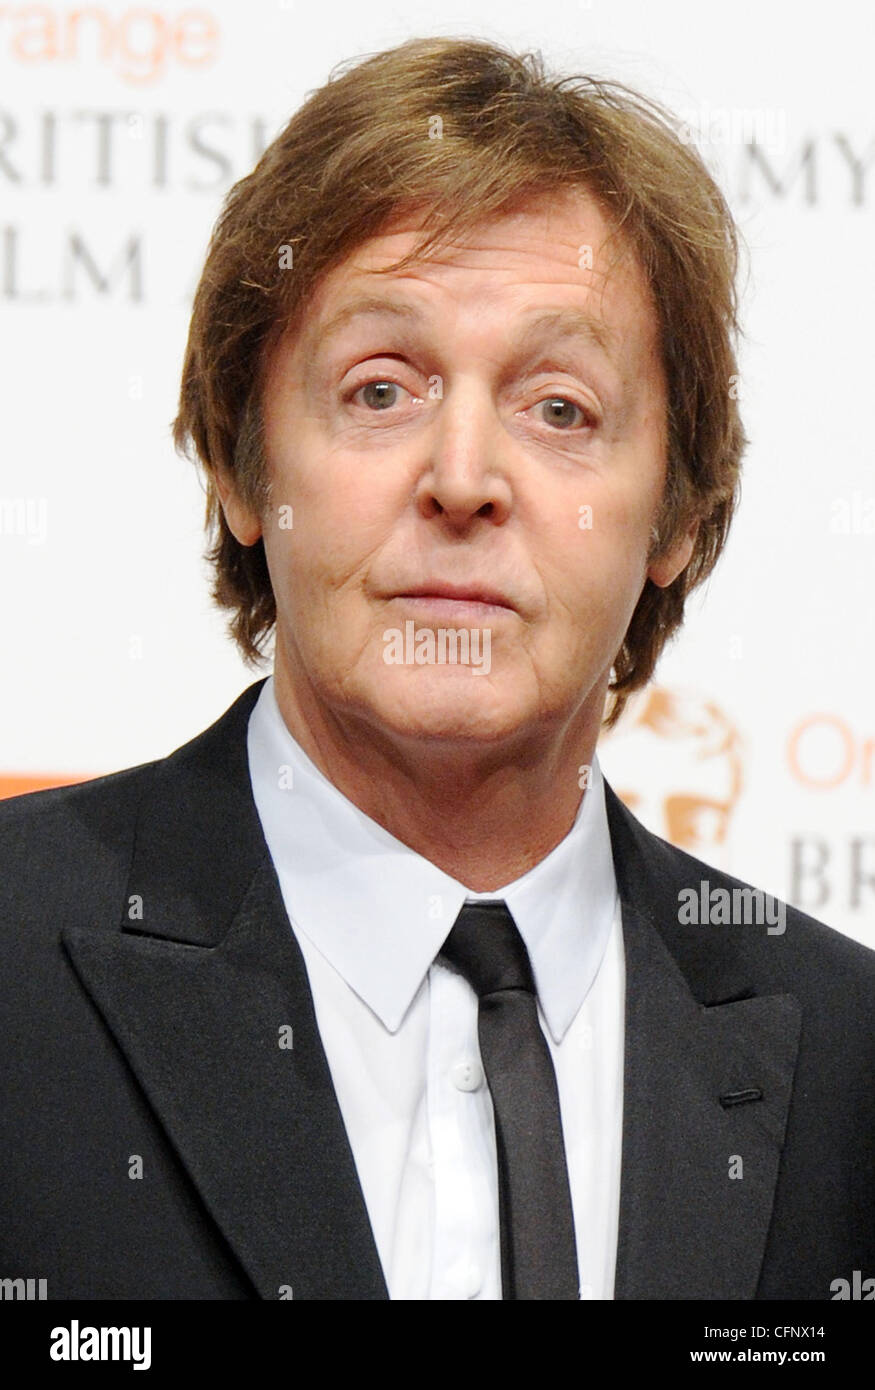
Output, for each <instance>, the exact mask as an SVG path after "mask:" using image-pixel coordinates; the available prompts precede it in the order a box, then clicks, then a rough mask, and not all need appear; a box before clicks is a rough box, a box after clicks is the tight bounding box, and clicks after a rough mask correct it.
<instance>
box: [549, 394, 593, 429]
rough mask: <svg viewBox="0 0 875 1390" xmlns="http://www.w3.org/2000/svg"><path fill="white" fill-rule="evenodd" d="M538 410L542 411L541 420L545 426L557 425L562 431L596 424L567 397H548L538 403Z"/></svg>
mask: <svg viewBox="0 0 875 1390" xmlns="http://www.w3.org/2000/svg"><path fill="white" fill-rule="evenodd" d="M544 407H546V410H544ZM536 409H540V410H541V412H542V413H541V419H542V420H544V422H545V424H549V425H555V426H556V428H557V429H560V430H567V429H571V428H573V427H574V425H575V424H593V423H594V422H593V419H592V416H591V415H589V414H588V413H587V412H586V411H585V410H583V409H582V408H581V407H580V406H579V405H578V404H577V402H576V401H570V400H568V398H567V397H566V396H547V397H546V398H545V399H544V400H543V401H539V402H538V405H537V406H536Z"/></svg>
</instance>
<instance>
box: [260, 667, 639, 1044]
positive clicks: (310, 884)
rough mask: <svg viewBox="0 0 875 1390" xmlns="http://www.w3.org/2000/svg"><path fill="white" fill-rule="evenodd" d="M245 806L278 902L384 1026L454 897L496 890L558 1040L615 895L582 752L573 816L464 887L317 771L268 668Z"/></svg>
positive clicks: (408, 993) (419, 972) (412, 991)
mask: <svg viewBox="0 0 875 1390" xmlns="http://www.w3.org/2000/svg"><path fill="white" fill-rule="evenodd" d="M248 755H249V772H250V778H251V782H252V791H253V796H254V799H255V805H256V809H257V811H258V815H259V818H260V820H261V825H262V829H263V831H264V836H265V840H266V842H267V847H268V850H269V851H270V855H271V858H272V860H273V863H274V866H275V868H276V871H277V876H278V878H279V882H280V887H281V889H282V892H283V901H284V903H285V906H286V910H287V912H288V914H289V917H290V919H291V921H292V925H293V927H294V929H295V930H296V931H297V932H302V933H303V934H304V935H305V936H306V937H307V939H308V941H309V942H311V943H312V945H313V946H315V948H316V949H317V950H318V951H319V952H320V953H321V954H322V955H323V956H324V957H325V958H326V960H328V961H329V963H330V964H331V965H332V966H333V967H334V969H335V970H337V971H338V973H339V974H340V975H341V976H342V977H343V978H344V979H345V980H346V982H347V984H348V985H349V986H350V988H351V989H353V990H354V991H355V992H356V994H357V995H358V996H359V997H360V998H361V999H363V1000H364V1002H365V1003H366V1004H367V1005H368V1006H369V1008H371V1009H372V1010H373V1011H374V1013H376V1014H377V1016H378V1017H379V1018H380V1020H381V1021H382V1022H383V1024H384V1025H385V1027H386V1028H388V1029H389V1031H390V1032H392V1033H394V1032H396V1031H397V1029H398V1028H399V1027H400V1025H401V1022H402V1020H403V1018H404V1015H405V1014H406V1013H407V1010H408V1009H409V1007H410V1005H411V1003H412V1001H413V999H414V996H415V995H416V993H417V991H418V990H419V988H420V986H421V985H422V982H423V980H424V979H425V976H426V974H427V972H428V969H429V966H430V965H431V964H432V962H433V960H434V958H435V956H436V955H437V953H438V951H439V950H440V948H441V946H442V945H443V943H444V941H445V940H446V937H447V935H448V933H449V931H450V928H451V927H452V925H453V923H454V922H455V920H456V918H457V916H458V915H459V912H460V911H461V908H462V905H463V903H464V902H465V901H481V900H484V899H488V898H502V899H503V900H504V901H505V902H506V903H507V906H508V909H509V911H510V912H511V915H512V916H513V918H514V921H515V922H516V924H517V926H518V928H519V931H520V934H521V936H522V938H523V940H524V941H525V943H526V948H527V950H528V952H529V957H530V959H531V962H532V972H533V974H534V977H535V984H536V986H537V990H538V998H539V1000H540V1003H541V1008H542V1010H543V1013H544V1017H545V1019H546V1021H547V1025H548V1027H549V1029H550V1032H551V1034H552V1036H553V1038H554V1040H555V1041H556V1042H559V1041H560V1040H561V1038H562V1037H563V1036H564V1034H565V1031H566V1029H567V1028H568V1025H569V1024H570V1023H571V1021H572V1019H573V1018H574V1017H575V1015H576V1013H577V1011H578V1009H579V1008H580V1005H581V1004H582V1003H583V1000H584V998H585V997H586V995H587V993H588V992H589V989H590V987H591V986H592V983H593V981H594V980H595V977H596V975H597V974H598V970H599V966H600V965H601V961H602V958H603V956H604V952H605V947H606V945H607V941H608V937H609V935H610V932H611V926H612V923H613V919H614V911H615V907H616V899H617V884H616V878H615V876H614V863H613V857H612V853H611V839H610V832H609V829H608V821H607V813H606V810H605V796H604V782H603V779H602V775H601V770H600V768H599V765H598V760H597V759H596V758H595V757H594V759H593V766H592V772H591V784H590V786H589V788H588V790H587V791H586V793H585V795H584V796H583V798H582V800H581V804H580V807H579V809H578V813H577V816H576V818H575V821H574V824H573V825H572V827H571V829H570V830H569V832H568V834H567V835H566V836H565V837H564V839H562V840H561V841H560V842H559V844H558V845H556V847H555V848H554V849H553V850H551V852H550V853H549V854H548V855H547V856H546V857H545V858H544V859H542V860H541V861H540V863H538V864H536V865H535V866H534V867H533V868H532V869H530V870H529V871H528V872H527V873H526V874H524V875H523V876H522V877H521V878H518V879H516V880H514V882H513V883H510V884H508V885H507V886H506V887H505V888H501V889H496V890H494V891H493V892H489V893H475V892H472V891H471V890H470V889H468V888H466V887H465V885H464V884H462V883H459V882H457V881H456V879H454V878H452V877H451V876H450V875H449V874H446V873H444V872H443V870H442V869H439V868H437V866H436V865H434V864H432V863H431V862H430V861H429V860H428V859H425V858H423V856H422V855H420V854H417V853H416V851H415V850H412V849H411V848H410V847H409V846H408V845H405V844H403V843H402V842H401V841H400V840H396V839H395V837H394V836H393V835H390V834H389V832H388V831H387V830H384V829H383V827H382V826H381V825H378V824H377V822H376V821H374V820H371V818H370V817H369V816H367V815H365V813H364V812H363V811H361V810H359V808H358V807H357V806H355V805H354V804H353V803H352V802H351V801H349V800H348V799H347V798H346V797H345V796H344V795H343V793H342V792H340V791H338V789H337V787H335V786H334V785H333V783H331V782H329V781H328V779H327V778H326V777H325V776H324V775H323V774H322V773H321V772H320V771H319V769H318V768H317V767H316V766H315V764H314V763H313V762H311V760H310V759H309V758H308V756H307V754H306V753H305V752H304V750H303V749H302V748H301V747H300V745H299V744H298V743H297V742H296V741H295V739H294V738H293V737H292V735H291V733H290V732H289V730H288V728H287V726H286V724H285V721H284V719H283V717H282V715H281V713H280V710H279V706H278V705H277V702H276V694H275V691H274V680H273V677H272V676H271V677H270V678H269V679H268V680H267V681H266V682H265V684H264V687H263V689H262V691H261V694H260V695H259V698H258V700H257V702H256V704H255V707H254V709H253V711H252V714H251V716H250V719H249V729H248Z"/></svg>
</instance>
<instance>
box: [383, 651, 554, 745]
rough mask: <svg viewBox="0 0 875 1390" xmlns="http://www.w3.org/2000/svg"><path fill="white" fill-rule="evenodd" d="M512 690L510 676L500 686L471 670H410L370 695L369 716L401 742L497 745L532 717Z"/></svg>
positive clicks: (530, 711)
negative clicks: (438, 741)
mask: <svg viewBox="0 0 875 1390" xmlns="http://www.w3.org/2000/svg"><path fill="white" fill-rule="evenodd" d="M399 677H400V679H399ZM511 686H512V682H511V680H510V678H508V677H504V678H503V679H502V681H501V682H497V681H495V680H494V679H490V677H489V676H486V675H483V676H478V675H474V673H473V672H472V671H471V670H470V669H468V670H464V669H460V668H457V669H456V670H454V671H446V670H445V671H439V672H435V671H430V670H424V669H421V668H420V669H415V670H414V669H406V670H403V671H399V672H397V673H393V677H392V679H391V680H388V681H387V680H385V678H384V680H383V681H382V682H381V685H380V688H379V689H378V690H374V691H373V692H372V699H371V700H369V701H367V714H366V716H365V717H366V718H367V719H368V721H369V722H370V723H374V724H377V725H379V726H381V727H382V728H384V729H385V730H387V731H388V732H390V733H391V734H392V735H393V736H395V737H398V738H411V739H437V740H444V741H446V742H447V743H448V744H449V743H472V744H473V743H476V744H484V743H494V742H498V741H500V740H502V739H507V738H511V737H513V736H514V735H515V734H518V733H519V732H520V731H521V729H522V728H523V727H525V725H526V724H527V723H528V722H529V721H530V720H531V718H532V717H533V714H534V711H533V710H531V709H528V708H527V707H526V706H525V704H524V702H522V701H521V700H520V692H519V690H518V689H517V690H516V691H514V690H513V689H512V688H511Z"/></svg>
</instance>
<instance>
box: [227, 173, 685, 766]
mask: <svg viewBox="0 0 875 1390" xmlns="http://www.w3.org/2000/svg"><path fill="white" fill-rule="evenodd" d="M417 230H418V226H417V224H416V223H411V222H407V223H403V222H402V223H397V224H396V225H394V226H392V227H391V228H389V229H388V230H387V231H386V233H385V234H384V235H380V236H377V237H374V238H372V239H371V240H369V241H368V242H366V243H365V244H364V245H362V246H361V247H360V248H359V249H358V250H357V251H356V252H354V253H353V254H352V255H351V256H350V257H349V258H348V259H347V260H346V261H345V262H344V263H343V264H341V265H340V266H338V267H336V268H335V269H334V270H333V271H331V272H329V273H328V275H327V276H326V277H325V278H324V279H323V281H322V282H321V283H320V284H319V286H318V287H317V290H316V292H315V294H314V296H313V297H312V299H311V301H310V303H309V305H308V308H307V312H306V315H305V318H304V320H303V323H302V325H301V327H300V330H299V331H298V332H297V333H296V335H295V336H294V337H292V336H290V335H287V336H286V338H285V339H283V340H282V341H281V342H280V344H279V346H278V347H277V349H276V350H275V352H274V355H273V357H272V359H271V361H270V363H269V370H268V373H267V376H266V384H265V390H264V394H263V399H262V409H263V415H264V424H265V447H266V458H267V466H268V469H269V476H270V478H271V481H272V484H273V494H272V499H271V500H272V507H271V511H270V514H269V515H268V516H267V517H265V518H263V519H258V518H256V517H255V516H254V515H253V514H252V513H250V512H248V511H247V510H246V509H245V508H244V507H243V506H242V505H241V503H240V502H239V499H237V498H236V497H235V496H234V494H233V493H229V492H228V490H227V489H224V490H223V500H224V502H225V509H226V515H227V516H228V520H229V524H230V525H231V527H232V529H233V530H234V531H235V534H237V536H238V539H241V540H243V541H244V542H245V543H251V542H252V541H254V540H255V539H257V537H258V535H259V534H260V533H262V534H263V535H264V542H265V550H266V556H267V562H268V567H269V571H270V576H271V582H272V585H273V589H274V594H275V596H276V605H277V654H276V674H277V688H278V695H280V692H282V691H284V692H286V696H287V699H291V700H292V701H293V702H294V703H295V704H296V705H297V707H298V708H299V709H301V708H304V707H307V708H308V709H310V710H311V711H313V710H317V711H319V712H320V713H321V715H322V716H326V717H328V718H329V719H333V718H335V717H336V718H338V719H340V720H341V721H344V722H346V723H347V724H349V722H350V721H352V722H353V723H354V724H358V725H359V727H360V724H361V722H362V721H363V722H364V723H365V724H366V725H367V726H369V728H370V730H371V732H372V733H376V734H378V735H379V736H381V737H388V738H390V739H392V740H395V741H398V740H405V739H410V740H418V741H421V740H423V739H426V740H442V741H443V742H444V743H445V744H446V745H449V744H450V743H454V742H455V743H463V744H465V745H466V746H468V747H472V746H473V745H475V744H476V745H479V746H481V747H482V746H484V745H486V744H493V745H501V744H504V745H507V744H508V743H509V742H513V741H515V740H516V741H520V740H522V741H523V742H525V741H526V740H531V738H533V737H539V736H543V735H547V736H549V737H556V736H557V734H558V735H559V736H560V737H561V736H563V735H564V734H568V733H571V734H572V735H573V733H574V731H575V727H576V726H577V727H579V728H581V729H585V728H596V729H597V727H598V721H599V719H600V717H601V712H602V706H603V703H604V696H605V690H606V686H607V681H608V678H609V675H610V668H611V665H612V662H613V659H614V657H615V655H616V652H617V650H618V649H619V647H620V644H621V642H622V639H623V636H624V634H625V632H626V628H627V626H628V622H629V619H630V617H631V614H632V612H633V610H634V608H635V604H636V602H637V600H638V597H639V594H640V592H641V589H642V587H643V584H644V582H645V578H646V576H647V574H648V573H649V574H650V576H651V577H652V578H653V579H654V581H655V582H656V583H658V584H665V583H670V582H671V580H672V579H673V578H674V577H675V575H676V574H677V573H678V572H679V570H680V569H681V568H682V567H683V565H684V564H685V563H686V561H687V559H688V558H689V553H690V546H691V541H690V540H689V539H688V538H685V539H684V540H683V541H682V542H680V544H679V546H677V547H676V548H675V550H674V551H673V552H672V554H671V555H667V556H664V557H663V558H662V559H661V560H659V561H656V562H654V563H652V564H649V563H648V558H647V557H648V551H649V545H650V535H651V527H652V524H653V522H654V520H655V517H656V515H657V512H658V508H659V502H660V498H661V494H662V489H663V483H664V478H665V427H664V420H665V409H666V398H665V382H664V377H663V372H662V367H661V362H660V358H659V353H658V347H657V325H656V319H655V314H654V312H653V310H652V307H651V305H650V303H649V300H648V297H647V294H646V290H645V286H644V283H643V279H642V276H641V273H640V270H639V268H638V266H637V264H636V263H634V262H633V261H632V260H631V259H624V260H622V261H618V262H617V263H616V264H615V265H614V267H613V268H612V270H611V273H610V275H608V274H607V270H608V257H609V256H610V255H612V254H614V253H615V251H616V248H615V247H613V246H612V247H607V248H606V247H605V240H606V237H607V234H608V226H607V223H606V221H605V220H604V218H603V216H602V214H601V212H600V210H599V207H598V205H597V203H596V202H595V201H594V200H593V199H592V198H591V197H590V196H589V195H587V194H585V193H583V192H581V191H577V192H572V193H569V194H566V195H565V196H563V197H560V196H556V197H551V198H550V199H549V200H547V201H544V202H541V203H539V204H537V205H533V207H532V208H531V210H528V211H524V212H519V213H515V214H513V215H511V216H507V217H503V218H501V219H499V220H495V221H492V222H490V223H487V224H484V225H483V226H482V227H481V228H480V229H479V231H478V233H477V234H476V235H475V236H472V237H471V239H470V241H469V242H467V243H466V244H464V245H454V246H452V247H451V248H449V249H447V250H445V251H443V252H441V253H440V255H439V256H437V257H435V258H433V259H431V260H429V261H426V262H418V263H416V264H414V265H412V266H409V267H408V268H407V269H405V270H404V271H402V272H400V273H393V274H391V275H386V276H374V275H373V274H371V273H370V272H371V271H373V270H374V269H375V268H377V267H381V266H385V265H388V264H390V263H391V262H393V261H395V260H397V259H398V258H399V257H400V256H402V255H403V254H404V253H406V252H407V251H408V250H410V249H411V247H412V246H413V245H414V244H415V241H416V233H417ZM587 248H589V249H587ZM590 267H591V268H590ZM290 273H293V272H290ZM284 507H285V508H289V507H291V509H292V510H291V513H289V512H288V510H286V511H285V512H283V511H282V508H284ZM289 520H291V522H292V525H291V528H290V529H289V527H288V522H289ZM283 521H284V522H285V525H284V524H283ZM262 526H263V528H264V529H263V532H261V527H262ZM410 624H412V627H411V626H410ZM424 629H425V630H430V631H431V632H432V633H433V634H434V635H435V638H436V639H437V637H438V636H439V631H440V629H444V630H449V629H452V630H455V631H456V632H457V633H458V632H462V631H464V632H467V634H468V635H469V641H470V650H471V653H472V656H471V659H470V660H469V662H468V663H467V664H466V663H465V662H464V660H461V659H459V660H456V661H453V660H450V659H449V658H448V659H447V660H446V661H444V662H441V661H440V660H439V659H435V660H434V661H429V660H428V659H427V657H426V659H425V660H424V661H423V660H422V658H420V660H419V661H416V660H414V661H413V662H412V663H409V662H408V660H407V658H409V656H410V654H411V651H412V650H413V648H411V647H410V646H409V645H407V644H406V643H405V644H403V645H402V647H401V648H399V646H398V645H397V639H394V638H392V637H391V635H389V636H387V634H393V633H398V634H403V635H404V636H405V637H407V634H409V633H412V634H413V635H414V639H417V638H418V637H419V634H421V633H422V631H423V630H424ZM475 634H479V635H475ZM393 642H394V643H395V645H394V648H393V650H394V652H395V657H394V658H392V659H390V658H389V657H387V652H389V651H390V647H391V645H392V643H393ZM478 642H479V646H478V645H477V644H478ZM403 646H406V653H405V652H404V651H403ZM419 649H420V651H421V652H426V651H427V645H426V646H423V645H422V644H421V643H420V648H419ZM434 650H437V647H435V649H434ZM447 650H449V648H448V649H447ZM462 650H463V648H461V647H459V648H457V651H462ZM475 651H476V652H479V654H480V655H479V665H480V667H481V669H479V670H478V669H477V666H476V665H475V658H474V655H473V654H474V653H475ZM487 651H488V662H487V661H485V660H484V659H483V657H484V653H486V652H487ZM399 656H400V659H399ZM281 707H282V698H281Z"/></svg>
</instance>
